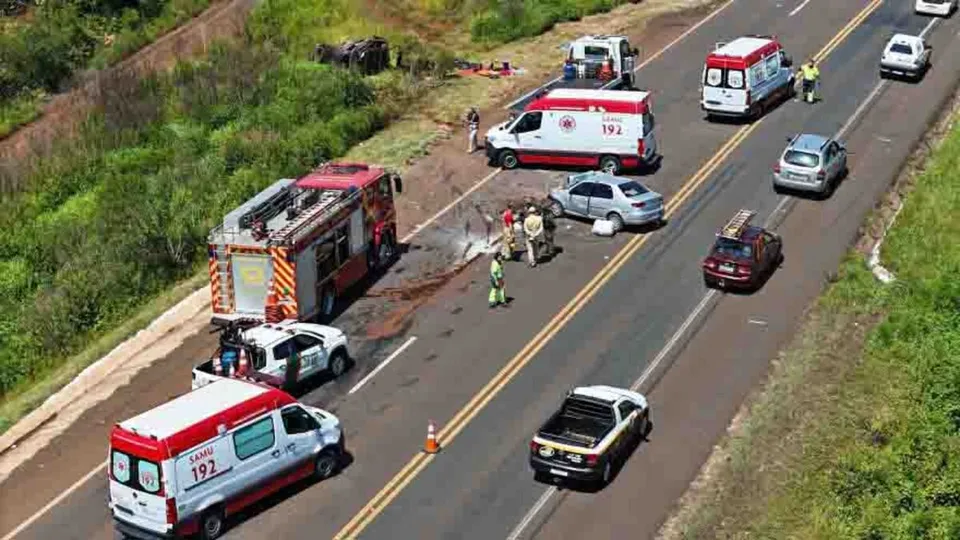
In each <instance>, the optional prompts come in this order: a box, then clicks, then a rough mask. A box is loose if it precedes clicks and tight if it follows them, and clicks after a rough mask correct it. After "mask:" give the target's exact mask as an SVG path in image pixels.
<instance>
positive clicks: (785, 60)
mask: <svg viewBox="0 0 960 540" xmlns="http://www.w3.org/2000/svg"><path fill="white" fill-rule="evenodd" d="M792 65H793V60H792V59H791V58H790V57H789V56H788V55H787V54H786V52H784V50H783V47H782V46H781V45H780V42H778V41H777V40H776V39H774V38H772V37H764V36H751V37H740V38H737V39H735V40H733V41H731V42H729V43H718V44H717V47H716V49H714V51H713V52H712V53H710V54H709V55H708V56H707V60H706V62H705V64H704V66H703V74H702V76H701V79H700V88H701V90H700V107H701V108H702V109H703V110H704V111H705V112H706V113H707V117H708V118H711V117H714V116H732V117H748V118H759V117H761V116H763V114H764V113H765V112H766V111H767V109H768V107H769V106H770V105H772V104H775V103H776V102H778V101H780V100H783V99H786V98H788V97H791V96H792V95H793V91H794V74H793V70H792V69H791V66H792Z"/></svg>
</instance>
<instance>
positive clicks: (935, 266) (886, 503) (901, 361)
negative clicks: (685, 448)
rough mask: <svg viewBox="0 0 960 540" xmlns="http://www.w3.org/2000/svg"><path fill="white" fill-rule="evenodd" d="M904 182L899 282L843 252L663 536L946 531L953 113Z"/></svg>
mask: <svg viewBox="0 0 960 540" xmlns="http://www.w3.org/2000/svg"><path fill="white" fill-rule="evenodd" d="M955 112H956V111H955ZM955 118H956V116H955ZM913 180H915V187H914V188H913V190H912V191H911V192H910V193H909V195H908V196H907V198H906V204H905V206H904V208H903V211H902V212H901V214H900V215H899V217H898V218H897V221H896V224H895V226H894V227H893V228H892V230H891V231H890V234H889V236H888V237H887V240H886V242H885V243H884V245H883V260H884V265H885V266H886V267H887V268H888V269H890V270H891V271H892V272H894V274H895V275H896V276H897V280H896V281H895V282H894V283H893V284H891V285H887V286H884V285H881V284H880V283H879V282H878V281H877V280H876V279H875V278H874V277H873V275H872V274H871V273H870V271H869V270H867V269H866V268H865V265H864V263H863V260H862V256H851V258H850V260H849V261H848V262H847V263H846V264H845V265H844V266H843V268H842V270H841V272H840V275H839V279H838V280H837V281H836V282H835V283H833V284H832V285H831V286H830V287H829V289H828V290H827V291H826V293H825V294H824V296H823V297H822V298H821V300H820V301H819V303H818V304H817V306H816V307H815V309H814V310H813V311H812V313H811V314H810V316H809V317H808V321H807V322H806V323H805V325H804V327H803V329H802V331H801V332H800V334H799V336H798V337H797V339H796V340H795V343H794V344H793V345H792V346H791V347H790V348H789V349H788V350H787V352H786V353H785V355H784V356H783V357H782V358H780V359H779V360H778V361H777V362H776V363H775V368H774V371H773V374H772V376H771V379H770V381H769V382H768V384H767V386H766V388H765V389H764V390H763V392H762V394H760V395H759V397H758V398H757V399H756V400H754V401H753V403H752V404H751V405H750V407H749V408H748V409H747V410H745V412H744V414H743V417H742V418H740V419H739V422H737V423H735V424H736V425H735V427H734V428H733V430H732V435H731V437H730V438H728V440H727V441H725V442H724V444H723V445H722V447H721V449H720V450H719V453H717V454H715V456H714V457H713V458H711V461H710V463H709V464H708V466H707V468H706V469H705V474H704V476H703V478H702V479H701V480H702V482H701V483H700V485H695V486H694V488H693V489H692V491H691V493H690V494H688V499H689V500H688V501H687V504H685V505H684V507H683V509H682V510H681V512H680V514H679V515H678V516H677V517H676V519H674V520H672V521H671V523H670V524H668V526H667V527H666V529H665V531H664V532H665V538H669V539H673V538H691V539H692V538H697V539H700V538H748V537H749V538H810V539H817V538H822V539H840V538H851V539H896V538H904V539H905V538H931V539H945V540H946V539H955V538H960V281H958V280H957V273H958V270H960V242H958V238H960V219H958V218H957V216H958V215H960V126H958V127H955V128H954V129H953V130H952V132H951V133H950V134H949V135H948V136H947V137H946V139H944V141H943V142H942V144H941V146H940V147H939V148H938V149H937V150H936V151H935V153H934V155H933V157H932V159H931V160H930V161H929V162H928V164H927V166H926V167H925V169H924V170H923V171H922V172H921V173H919V174H918V175H917V176H916V177H914V178H913Z"/></svg>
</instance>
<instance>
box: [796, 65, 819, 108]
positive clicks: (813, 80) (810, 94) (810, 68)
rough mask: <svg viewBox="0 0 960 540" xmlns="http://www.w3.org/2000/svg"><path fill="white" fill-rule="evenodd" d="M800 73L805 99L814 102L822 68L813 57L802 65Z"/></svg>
mask: <svg viewBox="0 0 960 540" xmlns="http://www.w3.org/2000/svg"><path fill="white" fill-rule="evenodd" d="M799 75H800V77H801V81H802V83H801V84H802V85H803V100H804V101H806V102H807V103H813V102H814V100H815V99H816V90H817V84H818V83H819V82H820V69H819V68H817V66H816V64H814V63H813V60H812V59H811V60H807V63H806V64H804V65H802V66H800V73H799Z"/></svg>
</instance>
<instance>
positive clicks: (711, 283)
mask: <svg viewBox="0 0 960 540" xmlns="http://www.w3.org/2000/svg"><path fill="white" fill-rule="evenodd" d="M703 286H704V287H706V288H708V289H716V288H718V287H717V281H716V280H715V279H711V278H708V277H707V276H703Z"/></svg>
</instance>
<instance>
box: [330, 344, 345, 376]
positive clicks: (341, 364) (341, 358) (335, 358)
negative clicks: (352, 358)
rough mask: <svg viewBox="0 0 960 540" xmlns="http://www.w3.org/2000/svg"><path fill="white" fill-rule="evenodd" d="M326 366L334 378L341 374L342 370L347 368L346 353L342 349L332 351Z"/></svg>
mask: <svg viewBox="0 0 960 540" xmlns="http://www.w3.org/2000/svg"><path fill="white" fill-rule="evenodd" d="M327 368H328V369H329V370H330V375H333V378H334V379H337V378H339V377H340V376H341V375H343V372H345V371H346V370H347V355H346V354H345V353H344V352H343V349H337V350H335V351H333V354H332V355H330V362H329V363H328V364H327Z"/></svg>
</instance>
